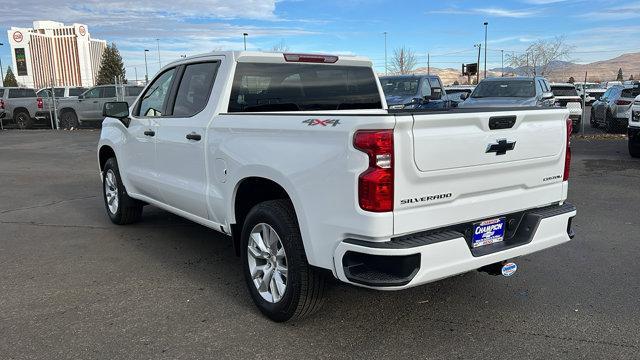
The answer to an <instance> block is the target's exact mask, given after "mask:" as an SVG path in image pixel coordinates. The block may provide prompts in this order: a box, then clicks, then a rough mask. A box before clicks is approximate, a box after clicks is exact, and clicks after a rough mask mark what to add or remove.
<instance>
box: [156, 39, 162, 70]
mask: <svg viewBox="0 0 640 360" xmlns="http://www.w3.org/2000/svg"><path fill="white" fill-rule="evenodd" d="M156 43H157V44H158V65H159V67H162V61H161V60H160V39H156Z"/></svg>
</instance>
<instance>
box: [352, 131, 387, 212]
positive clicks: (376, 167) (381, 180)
mask: <svg viewBox="0 0 640 360" xmlns="http://www.w3.org/2000/svg"><path fill="white" fill-rule="evenodd" d="M353 146H354V147H355V148H356V149H358V150H360V151H362V152H364V153H366V154H367V155H368V156H369V168H368V169H367V170H366V171H365V172H363V173H362V174H360V177H359V178H358V202H359V203H360V207H361V208H362V210H366V211H371V212H387V211H393V130H361V131H357V132H356V134H355V135H354V138H353Z"/></svg>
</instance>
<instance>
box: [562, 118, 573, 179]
mask: <svg viewBox="0 0 640 360" xmlns="http://www.w3.org/2000/svg"><path fill="white" fill-rule="evenodd" d="M572 132H573V121H571V119H567V145H566V146H567V147H566V148H565V156H564V175H563V176H562V181H567V180H569V168H570V167H571V133H572Z"/></svg>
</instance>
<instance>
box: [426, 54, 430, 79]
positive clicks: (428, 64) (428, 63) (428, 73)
mask: <svg viewBox="0 0 640 360" xmlns="http://www.w3.org/2000/svg"><path fill="white" fill-rule="evenodd" d="M427 75H431V54H429V53H427Z"/></svg>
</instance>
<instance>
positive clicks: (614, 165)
mask: <svg viewBox="0 0 640 360" xmlns="http://www.w3.org/2000/svg"><path fill="white" fill-rule="evenodd" d="M98 136H99V131H97V130H94V131H91V130H81V131H71V132H69V131H60V132H53V131H43V130H37V131H15V130H10V131H3V132H0V334H2V337H1V338H0V358H1V359H23V358H25V359H26V358H40V359H64V358H70V359H88V358H103V359H115V358H123V359H134V358H145V359H159V358H170V359H192V358H194V359H195V358H214V359H218V358H237V359H246V358H256V359H257V358H259V359H263V358H269V359H279V358H394V359H397V358H422V359H442V358H449V359H470V358H479V359H486V358H494V357H495V358H509V357H514V358H563V359H569V358H590V359H593V358H600V359H604V358H609V359H637V358H638V352H639V351H640V321H639V320H638V319H640V281H639V280H638V274H639V273H640V261H638V258H639V257H640V241H638V230H639V229H640V227H639V222H638V214H640V191H638V183H639V181H640V161H638V160H636V159H631V158H630V157H629V156H628V154H627V151H626V140H623V139H617V140H616V139H607V140H574V141H573V163H572V178H571V188H570V194H569V197H570V201H571V202H573V203H574V204H576V206H577V207H578V216H577V217H576V219H575V222H574V226H575V230H576V233H577V236H576V238H575V239H574V240H573V241H572V242H570V243H569V244H566V245H564V246H561V247H558V248H554V249H551V250H547V251H544V252H541V253H537V254H533V255H531V256H528V257H526V258H521V259H518V260H517V263H518V265H519V270H518V273H517V274H516V275H514V276H513V277H511V278H502V277H491V276H489V275H486V274H481V273H477V272H471V273H467V274H464V275H461V276H457V277H454V278H450V279H446V280H443V281H439V282H437V283H433V284H429V285H426V286H422V287H418V288H413V289H410V290H407V291H403V292H390V293H386V292H375V291H369V290H363V289H359V288H355V287H351V286H347V285H342V284H334V285H332V286H331V288H330V290H329V293H328V300H327V302H326V303H325V306H324V309H323V311H322V312H320V313H319V314H317V315H316V316H314V317H313V318H310V319H308V320H305V321H303V322H299V323H294V324H275V323H272V322H270V321H269V320H267V319H266V318H264V317H262V316H261V315H260V314H259V312H258V311H257V310H256V308H255V307H254V305H253V303H252V302H251V300H250V298H249V296H248V294H247V292H246V289H245V285H244V283H243V279H242V276H241V272H240V261H239V259H237V258H236V257H234V255H233V251H232V245H231V242H230V241H229V240H228V239H227V238H225V237H223V236H221V235H219V234H218V233H216V232H214V231H212V230H209V229H207V228H204V227H202V226H199V225H196V224H194V223H191V222H189V221H187V220H183V219H181V218H179V217H177V216H174V215H171V214H169V213H167V212H164V211H161V210H158V209H154V208H151V207H147V208H145V212H144V217H143V221H142V222H141V223H139V224H136V225H131V226H124V227H119V226H115V225H112V224H111V223H110V222H109V220H108V218H107V216H106V214H105V210H104V207H103V204H102V199H101V193H100V180H99V177H98V174H97V170H96V169H97V165H96V159H95V144H96V142H97V139H98Z"/></svg>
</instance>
